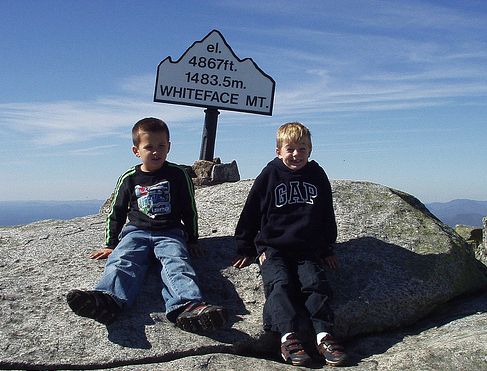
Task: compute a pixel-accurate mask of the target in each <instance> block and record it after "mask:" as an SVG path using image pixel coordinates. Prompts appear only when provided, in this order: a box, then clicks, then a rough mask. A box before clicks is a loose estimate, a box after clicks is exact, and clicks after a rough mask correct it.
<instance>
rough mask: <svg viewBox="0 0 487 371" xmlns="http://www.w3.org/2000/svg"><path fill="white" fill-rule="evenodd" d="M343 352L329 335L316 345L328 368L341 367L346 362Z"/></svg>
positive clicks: (346, 357) (346, 358)
mask: <svg viewBox="0 0 487 371" xmlns="http://www.w3.org/2000/svg"><path fill="white" fill-rule="evenodd" d="M343 350H344V349H343V347H342V346H341V345H339V344H337V343H336V342H335V340H333V337H332V336H331V335H326V336H325V338H324V339H323V340H321V343H319V344H318V352H320V354H321V355H322V356H323V357H325V362H326V363H327V364H328V365H330V366H343V365H345V364H346V363H347V362H348V356H347V355H346V354H345V353H344V352H343Z"/></svg>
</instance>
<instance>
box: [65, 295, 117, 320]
mask: <svg viewBox="0 0 487 371" xmlns="http://www.w3.org/2000/svg"><path fill="white" fill-rule="evenodd" d="M66 300H67V302H68V305H69V307H70V308H71V309H72V311H73V312H74V313H76V314H77V315H78V316H81V317H88V318H92V319H94V320H95V321H98V322H100V323H103V324H104V325H109V324H110V323H112V322H113V321H114V320H115V317H116V315H117V312H119V311H120V306H119V305H118V304H117V303H116V302H115V300H113V298H112V297H111V296H110V295H109V294H105V293H104V292H101V291H83V290H71V291H70V292H68V295H67V296H66Z"/></svg>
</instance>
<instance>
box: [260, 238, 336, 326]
mask: <svg viewBox="0 0 487 371" xmlns="http://www.w3.org/2000/svg"><path fill="white" fill-rule="evenodd" d="M266 254H267V255H266V259H265V260H264V261H263V262H262V264H261V266H260V270H261V275H262V280H263V282H264V293H265V297H266V303H265V305H264V328H265V329H266V330H271V331H277V332H280V333H281V334H285V333H288V332H296V331H298V330H299V317H300V312H304V315H305V317H307V318H306V319H309V320H311V323H312V325H313V328H314V330H315V332H316V333H319V332H329V333H332V331H333V312H332V310H331V309H330V307H329V306H328V300H329V298H330V297H331V296H332V295H333V293H332V291H331V289H330V286H329V284H328V280H327V279H326V275H325V272H324V270H323V268H322V267H321V264H320V261H319V258H318V257H317V256H316V255H315V254H303V253H296V254H295V255H292V254H285V253H283V252H281V251H279V250H276V249H274V248H270V247H269V248H267V251H266ZM303 305H304V306H303ZM300 309H301V311H300Z"/></svg>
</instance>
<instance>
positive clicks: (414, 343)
mask: <svg viewBox="0 0 487 371" xmlns="http://www.w3.org/2000/svg"><path fill="white" fill-rule="evenodd" d="M251 184H252V181H239V182H236V183H231V184H230V183H225V184H221V185H218V186H213V187H208V188H202V189H199V190H197V193H196V201H197V206H198V212H199V220H200V234H201V241H200V244H201V245H202V246H204V247H205V248H207V249H208V252H207V254H206V256H205V257H204V258H200V259H196V260H195V262H194V265H195V267H196V269H197V271H198V273H199V275H200V280H201V287H202V291H203V292H204V294H205V298H206V300H207V301H208V302H211V303H216V304H222V305H225V306H227V307H228V308H229V310H230V314H231V316H230V321H229V323H228V326H226V327H225V328H224V329H221V330H219V331H216V332H214V333H211V334H206V335H204V336H202V335H197V334H191V333H186V332H182V331H180V330H179V329H177V328H175V327H174V326H173V325H172V324H170V323H169V322H168V321H167V320H166V319H165V316H164V314H163V313H164V304H163V302H162V299H161V298H160V295H159V292H160V283H159V279H158V277H157V272H156V269H155V268H154V269H153V270H151V271H150V272H149V274H148V276H147V278H146V285H145V287H144V288H143V290H142V291H141V293H140V294H139V297H138V299H137V300H136V302H135V304H134V306H133V307H132V308H131V309H130V310H129V311H127V312H126V313H124V314H122V315H121V316H120V318H119V319H118V320H117V321H115V323H113V324H112V325H110V326H108V327H107V326H104V325H101V324H99V323H97V322H95V321H92V320H90V319H87V318H82V317H78V316H76V315H74V314H73V313H72V312H71V311H70V309H69V307H68V306H67V304H66V299H65V295H66V293H67V291H69V290H70V289H72V288H87V289H90V288H92V287H93V286H94V285H95V284H96V282H97V281H98V279H99V278H100V276H101V273H102V271H103V267H104V261H93V260H90V259H88V255H89V253H90V252H91V251H93V250H95V249H98V248H100V247H101V246H102V245H103V236H104V215H103V214H99V215H93V216H88V217H84V218H78V219H73V220H70V221H53V220H49V221H42V222H37V223H33V224H29V225H25V226H17V227H3V228H0V314H1V319H0V321H1V328H0V344H1V345H0V369H21V370H26V369H63V370H64V369H75V368H81V369H87V368H90V369H94V368H97V369H105V368H112V367H117V368H116V369H120V370H149V369H150V370H189V369H205V370H248V369H252V370H255V371H260V370H286V369H289V370H296V369H299V368H296V367H293V366H288V365H284V364H282V363H281V362H280V360H279V355H278V353H277V343H276V337H275V336H273V334H264V333H263V331H262V324H261V313H262V305H263V302H264V298H263V291H262V285H261V281H260V277H259V275H258V267H257V266H256V265H255V264H254V265H252V266H250V267H248V268H245V269H243V270H236V269H234V268H232V267H231V266H230V259H231V257H232V255H233V254H234V247H233V239H232V235H233V232H234V228H235V225H236V222H237V219H238V216H239V214H240V211H241V208H242V207H243V204H244V202H245V199H246V196H247V194H248V191H249V189H250V187H251ZM332 187H333V190H334V202H335V209H336V215H337V221H338V226H339V241H338V243H337V246H336V252H337V255H338V256H339V258H340V261H341V266H340V268H339V269H337V270H335V271H331V270H329V271H328V276H329V279H330V282H331V284H332V286H333V287H334V288H335V292H336V297H335V300H334V302H333V308H334V310H335V314H336V327H337V328H336V333H337V335H338V336H340V337H341V338H343V340H344V342H345V345H346V346H347V350H348V352H349V354H350V355H351V356H352V358H353V364H352V365H351V368H356V369H360V370H410V369H414V370H438V369H442V370H459V369H465V370H482V369H487V345H486V344H487V293H486V292H485V291H484V289H485V287H486V285H487V278H486V275H485V273H484V272H485V266H483V265H481V264H480V263H479V262H478V261H477V260H475V259H474V256H473V253H472V251H471V250H470V249H469V247H468V245H467V244H466V243H465V241H463V240H462V239H461V238H460V237H459V236H458V235H457V234H456V233H455V232H454V231H453V230H452V229H451V228H450V227H448V226H446V225H444V224H442V223H441V222H440V221H438V220H437V219H436V218H435V217H434V216H432V215H431V214H430V213H429V212H428V210H426V209H425V208H424V206H423V205H422V204H421V203H420V202H419V201H418V200H416V199H415V198H414V197H412V196H410V195H407V194H404V193H402V192H399V191H397V190H391V189H389V188H387V187H384V186H381V185H378V184H372V183H366V182H353V181H332ZM321 365H322V363H320V362H319V361H317V363H316V365H315V366H313V367H320V366H321ZM325 367H326V366H325Z"/></svg>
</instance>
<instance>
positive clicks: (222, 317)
mask: <svg viewBox="0 0 487 371" xmlns="http://www.w3.org/2000/svg"><path fill="white" fill-rule="evenodd" d="M227 320H228V310H227V308H225V307H220V306H217V305H210V304H206V303H201V302H197V303H192V304H189V305H188V306H187V307H186V309H185V310H184V311H183V312H182V313H181V314H180V315H179V316H178V317H177V318H176V326H177V327H179V328H180V329H182V330H184V331H189V332H207V331H215V330H216V329H218V328H220V327H222V326H223V325H224V324H225V323H226V322H227Z"/></svg>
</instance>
